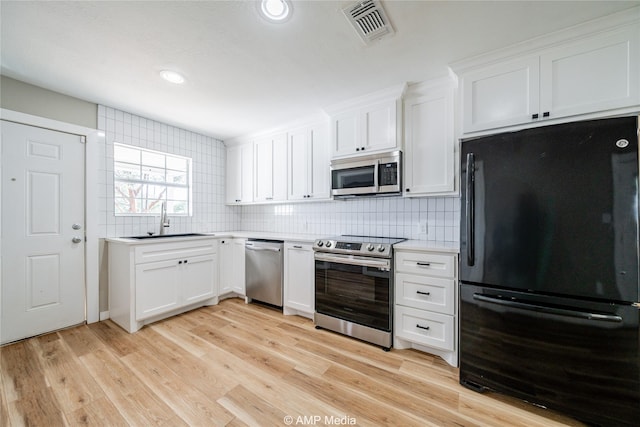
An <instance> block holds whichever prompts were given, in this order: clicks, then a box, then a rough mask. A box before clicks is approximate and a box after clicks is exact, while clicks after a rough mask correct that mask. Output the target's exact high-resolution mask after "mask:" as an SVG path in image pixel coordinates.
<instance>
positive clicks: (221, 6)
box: [0, 0, 640, 139]
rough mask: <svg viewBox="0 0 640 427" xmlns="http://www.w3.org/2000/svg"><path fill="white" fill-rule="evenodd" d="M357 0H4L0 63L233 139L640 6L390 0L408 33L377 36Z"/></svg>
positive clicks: (25, 77)
mask: <svg viewBox="0 0 640 427" xmlns="http://www.w3.org/2000/svg"><path fill="white" fill-rule="evenodd" d="M352 3H353V2H352V1H296V0H292V5H293V15H292V17H291V18H290V19H289V20H288V21H287V22H285V23H281V24H274V23H269V22H267V21H266V20H264V19H262V18H261V17H260V16H259V14H258V9H257V7H256V2H255V1H242V0H236V1H194V2H182V1H137V2H133V1H125V2H116V1H101V2H98V1H69V2H55V1H53V2H42V1H34V2H30V1H16V2H13V1H5V0H2V2H1V3H0V8H1V9H0V15H1V37H2V39H1V43H2V44H1V57H0V59H1V66H2V69H1V72H2V74H3V75H6V76H8V77H12V78H14V79H17V80H22V81H24V82H27V83H31V84H34V85H37V86H42V87H44V88H47V89H51V90H54V91H57V92H60V93H64V94H67V95H70V96H74V97H77V98H81V99H84V100H87V101H91V102H94V103H99V104H104V105H108V106H111V107H115V108H119V109H122V110H125V111H128V112H131V113H135V114H138V115H141V116H145V117H148V118H151V119H154V120H159V121H163V122H165V123H169V124H173V125H177V126H180V127H183V128H187V129H190V130H194V131H197V132H201V133H204V134H206V135H211V136H214V137H218V138H221V139H228V138H232V137H237V136H241V135H246V134H249V133H252V132H256V131H259V130H263V129H268V128H270V127H275V126H278V125H282V124H285V123H287V122H291V121H293V120H294V119H299V118H302V117H306V116H311V115H314V114H318V113H319V112H320V111H321V109H322V108H323V107H327V106H329V105H332V104H336V103H339V102H342V101H344V100H347V99H349V98H353V97H357V96H361V95H364V94H366V93H368V92H373V91H376V90H380V89H385V88H387V87H391V86H395V85H397V84H400V83H403V82H409V83H411V82H418V81H422V80H427V79H431V78H437V77H441V76H444V75H446V74H447V64H450V63H452V62H453V61H456V60H461V59H464V58H466V57H469V56H473V55H476V54H480V53H483V52H486V51H490V50H493V49H497V48H500V47H504V46H508V45H511V44H514V43H517V42H520V41H524V40H527V39H530V38H532V37H535V36H539V35H543V34H546V33H548V32H551V31H555V30H558V29H562V28H565V27H567V26H571V25H574V24H577V23H581V22H585V21H588V20H591V19H593V18H596V17H600V16H604V15H608V14H611V13H614V12H617V11H620V10H624V9H627V8H630V7H633V6H637V5H639V4H640V2H639V1H586V2H576V1H566V2H564V1H549V2H545V1H515V2H507V1H491V2H489V1H470V2H466V1H398V0H394V1H392V0H383V1H382V5H383V7H384V9H385V11H386V13H387V16H388V18H389V20H390V21H391V24H392V25H393V27H394V29H395V35H393V36H392V37H389V38H386V39H382V40H379V41H377V42H375V43H374V44H372V45H369V46H365V45H364V44H363V43H362V41H361V40H360V39H359V38H358V37H357V35H356V34H355V31H354V30H353V28H352V27H351V26H350V24H349V23H348V21H347V19H346V18H345V17H344V15H343V14H342V11H341V8H342V7H344V6H346V5H349V4H352ZM165 68H171V69H174V70H177V71H180V72H182V73H183V74H184V75H185V76H186V79H187V81H186V83H185V84H183V85H180V86H177V85H172V84H170V83H167V82H165V81H163V80H162V79H161V78H160V77H159V74H158V73H159V71H160V70H162V69H165Z"/></svg>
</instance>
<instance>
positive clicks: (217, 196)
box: [98, 105, 241, 237]
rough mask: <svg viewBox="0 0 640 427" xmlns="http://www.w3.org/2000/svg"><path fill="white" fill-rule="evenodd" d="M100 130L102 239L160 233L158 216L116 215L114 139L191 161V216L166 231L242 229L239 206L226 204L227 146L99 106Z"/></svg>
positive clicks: (174, 220)
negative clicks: (187, 158) (114, 200)
mask: <svg viewBox="0 0 640 427" xmlns="http://www.w3.org/2000/svg"><path fill="white" fill-rule="evenodd" d="M98 130H101V131H103V132H104V133H105V139H104V140H105V142H104V147H100V149H99V151H100V153H101V155H100V160H99V170H98V174H99V178H98V184H99V188H98V191H99V216H100V217H99V219H98V227H99V233H100V236H101V237H117V236H132V235H139V234H146V233H147V232H148V231H154V232H158V229H159V222H160V218H159V217H158V216H151V217H148V216H115V215H114V208H113V193H114V188H113V143H114V142H119V143H124V144H129V145H134V146H137V147H142V148H147V149H150V150H158V151H163V152H166V153H172V154H177V155H180V156H186V157H191V159H192V169H193V175H192V182H193V193H192V201H193V202H192V203H193V205H192V207H193V215H192V216H190V217H180V216H171V217H170V218H171V228H170V229H169V230H170V231H169V233H186V232H206V231H214V230H215V231H229V230H238V229H240V228H241V223H240V213H241V209H240V208H238V207H233V206H225V204H224V192H225V185H224V177H225V159H226V154H225V146H224V143H223V142H222V141H220V140H218V139H215V138H212V137H209V136H204V135H200V134H197V133H195V132H191V131H188V130H184V129H180V128H177V127H174V126H170V125H167V124H164V123H160V122H157V121H153V120H149V119H146V118H143V117H139V116H136V115H133V114H130V113H127V112H124V111H120V110H116V109H114V108H109V107H105V106H103V105H99V106H98Z"/></svg>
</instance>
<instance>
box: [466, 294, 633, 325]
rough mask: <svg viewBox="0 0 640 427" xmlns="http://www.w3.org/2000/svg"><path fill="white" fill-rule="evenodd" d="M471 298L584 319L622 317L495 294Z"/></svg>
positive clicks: (602, 319) (610, 320)
mask: <svg viewBox="0 0 640 427" xmlns="http://www.w3.org/2000/svg"><path fill="white" fill-rule="evenodd" d="M473 299H475V300H477V301H483V302H488V303H493V304H499V305H504V306H507V307H514V308H519V309H522V310H529V311H536V312H540V313H547V314H556V315H558V316H565V317H576V318H579V319H585V320H601V321H603V322H616V323H620V322H622V317H620V316H617V315H615V314H602V313H591V312H588V311H579V310H571V309H566V308H559V307H550V306H547V305H544V304H540V303H536V304H532V303H529V302H523V301H519V300H517V299H515V298H510V299H504V298H501V297H497V296H491V295H483V294H473Z"/></svg>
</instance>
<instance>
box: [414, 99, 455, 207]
mask: <svg viewBox="0 0 640 427" xmlns="http://www.w3.org/2000/svg"><path fill="white" fill-rule="evenodd" d="M404 120H405V157H404V166H405V168H404V194H405V196H421V195H434V194H440V193H447V192H453V191H454V182H455V176H454V174H455V164H454V161H455V159H454V151H455V141H454V137H453V90H452V89H442V90H434V91H433V93H431V94H430V95H427V96H422V97H418V98H413V99H409V100H407V101H405V103H404Z"/></svg>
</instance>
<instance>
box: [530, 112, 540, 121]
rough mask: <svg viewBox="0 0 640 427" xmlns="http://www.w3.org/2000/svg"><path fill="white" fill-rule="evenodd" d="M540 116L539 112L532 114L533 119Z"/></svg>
mask: <svg viewBox="0 0 640 427" xmlns="http://www.w3.org/2000/svg"><path fill="white" fill-rule="evenodd" d="M538 117H539V116H538V113H536V114H533V115H532V116H531V118H532V119H534V120H535V119H537V118H538Z"/></svg>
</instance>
